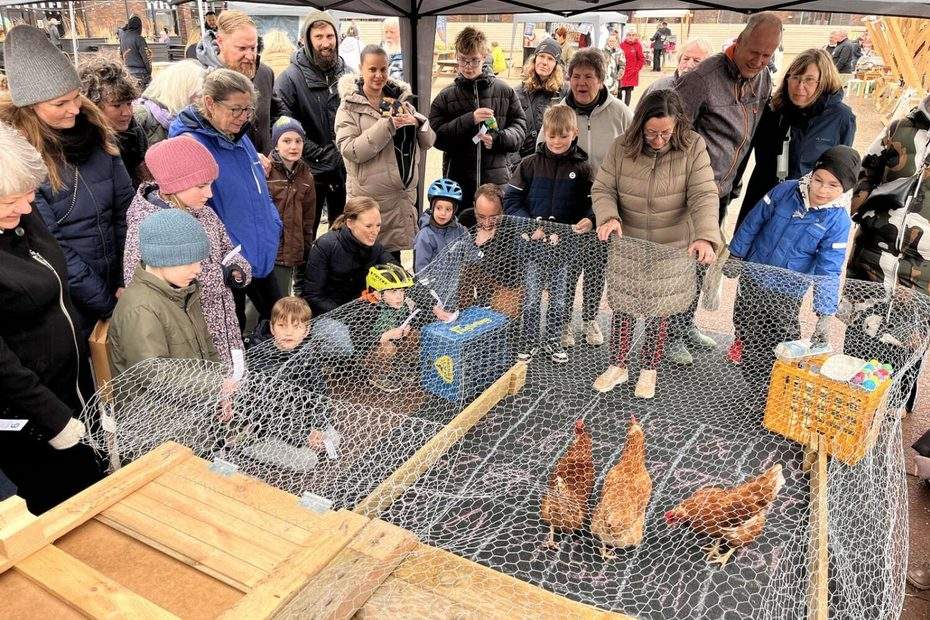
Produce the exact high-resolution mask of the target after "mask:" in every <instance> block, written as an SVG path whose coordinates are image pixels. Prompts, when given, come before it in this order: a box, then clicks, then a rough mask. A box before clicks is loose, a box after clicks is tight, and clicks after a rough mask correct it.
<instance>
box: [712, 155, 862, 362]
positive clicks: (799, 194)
mask: <svg viewBox="0 0 930 620" xmlns="http://www.w3.org/2000/svg"><path fill="white" fill-rule="evenodd" d="M859 161H860V158H859V153H857V152H856V151H855V150H853V149H851V148H849V147H848V146H835V147H833V148H832V149H830V150H829V151H827V152H826V153H824V154H823V155H822V156H821V157H820V159H819V160H818V161H817V163H816V164H815V165H814V171H813V172H812V173H810V174H807V175H805V176H803V177H802V178H801V179H800V180H797V181H784V182H783V183H779V184H778V185H777V186H776V187H775V188H774V189H773V190H772V191H770V192H769V193H768V194H766V195H765V196H763V198H762V200H761V201H759V204H757V205H756V206H755V208H753V209H752V211H750V212H749V215H748V217H746V221H744V222H743V224H742V225H741V226H740V227H739V229H738V230H737V231H736V234H735V235H734V237H733V241H732V243H731V244H730V253H731V255H732V256H733V257H734V258H736V259H745V260H746V261H749V262H752V263H759V264H762V265H769V266H771V267H779V268H780V269H766V268H762V267H759V268H753V269H749V268H747V269H742V270H740V271H742V277H741V279H740V286H739V292H738V294H737V297H736V303H735V306H734V311H733V324H734V327H735V340H734V341H733V344H732V345H731V347H730V350H729V352H728V354H727V357H728V358H729V359H730V361H732V362H734V363H736V364H741V365H742V369H743V376H744V377H746V378H747V379H762V380H765V379H766V378H767V377H768V376H769V375H768V370H769V369H770V367H771V360H772V350H773V349H774V348H775V346H776V345H777V344H778V343H779V342H784V341H788V340H797V339H798V338H800V337H801V328H800V323H799V317H798V313H799V310H800V306H801V300H802V299H803V297H804V295H805V293H807V289H808V288H810V286H811V284H813V285H814V299H813V306H814V312H816V314H817V317H818V319H817V325H816V327H815V329H814V334H813V336H812V337H811V339H812V340H813V341H815V342H826V339H827V330H828V328H829V325H830V317H831V316H833V315H834V314H835V313H836V308H837V305H838V304H839V282H840V279H839V278H840V272H841V271H842V270H843V263H844V261H845V260H846V246H847V240H848V238H849V230H850V226H851V224H852V222H851V219H850V217H849V201H850V199H851V197H852V189H853V186H854V185H855V184H856V178H857V177H858V175H859ZM735 265H736V263H733V264H728V267H729V273H730V274H731V275H735V274H734V273H733V272H734V271H735V270H736V269H735ZM725 272H727V270H726V268H725Z"/></svg>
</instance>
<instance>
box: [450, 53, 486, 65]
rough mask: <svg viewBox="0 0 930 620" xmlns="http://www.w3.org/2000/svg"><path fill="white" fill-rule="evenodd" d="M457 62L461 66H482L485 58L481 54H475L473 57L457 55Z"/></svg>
mask: <svg viewBox="0 0 930 620" xmlns="http://www.w3.org/2000/svg"><path fill="white" fill-rule="evenodd" d="M455 60H456V62H458V63H459V66H460V67H480V66H481V61H482V60H484V59H483V58H481V57H480V56H473V57H471V58H465V57H464V56H458V57H456V59H455Z"/></svg>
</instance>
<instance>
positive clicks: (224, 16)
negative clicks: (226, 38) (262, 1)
mask: <svg viewBox="0 0 930 620" xmlns="http://www.w3.org/2000/svg"><path fill="white" fill-rule="evenodd" d="M245 26H251V27H252V28H256V26H255V21H254V20H253V19H252V18H251V17H249V16H248V15H246V14H245V13H243V12H242V11H237V10H236V9H228V10H226V11H223V12H222V13H220V15H219V17H217V18H216V31H217V32H218V33H222V34H232V33H234V32H235V31H237V30H239V29H240V28H243V27H245ZM256 30H257V28H256Z"/></svg>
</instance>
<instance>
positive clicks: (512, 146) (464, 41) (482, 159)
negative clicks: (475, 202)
mask: <svg viewBox="0 0 930 620" xmlns="http://www.w3.org/2000/svg"><path fill="white" fill-rule="evenodd" d="M487 47H488V45H487V38H486V37H485V36H484V33H483V32H481V31H479V30H475V29H474V28H472V27H470V26H469V27H468V28H465V29H463V30H462V32H460V33H459V35H458V36H457V37H456V38H455V54H456V60H457V61H458V67H459V75H458V77H456V78H455V82H454V83H453V84H451V85H449V86H447V87H445V88H444V89H443V90H442V91H441V92H440V93H439V94H438V95H437V96H436V98H435V99H434V100H433V103H432V105H431V106H430V110H429V122H430V125H431V126H432V127H433V130H434V131H435V132H436V144H435V146H436V148H438V149H439V150H440V151H443V156H442V169H443V172H444V176H445V177H446V178H449V179H452V180H453V181H455V182H456V183H458V184H459V185H460V186H461V187H462V197H463V199H464V200H465V201H466V202H469V201H471V200H472V199H473V198H474V197H475V190H476V189H477V188H478V186H479V185H482V184H484V183H496V184H497V185H503V184H505V183H507V181H509V180H510V165H509V163H508V158H509V157H508V156H509V155H510V154H511V153H516V152H519V150H520V146H521V145H522V144H523V140H524V138H525V137H526V115H525V113H524V112H523V105H522V104H521V103H520V98H519V97H518V96H517V94H516V93H515V92H514V90H513V89H512V88H511V87H510V86H509V85H508V84H507V83H506V82H504V81H503V80H498V79H497V78H495V77H494V75H493V74H492V73H491V72H490V71H488V70H486V69H484V68H483V64H484V60H485V57H486V56H487Z"/></svg>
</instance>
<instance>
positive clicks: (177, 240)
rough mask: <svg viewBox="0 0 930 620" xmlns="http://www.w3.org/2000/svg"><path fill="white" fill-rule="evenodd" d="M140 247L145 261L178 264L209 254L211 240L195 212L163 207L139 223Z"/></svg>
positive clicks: (164, 265)
mask: <svg viewBox="0 0 930 620" xmlns="http://www.w3.org/2000/svg"><path fill="white" fill-rule="evenodd" d="M139 248H140V250H141V254H142V262H144V263H145V264H146V265H148V266H150V267H177V266H178V265H191V264H193V263H199V262H200V261H202V260H204V259H205V258H207V255H208V254H209V249H210V244H209V242H208V241H207V233H206V232H204V230H203V226H201V225H200V222H198V221H197V218H195V217H194V216H193V215H191V214H190V213H188V212H187V211H182V210H181V209H160V210H158V211H156V212H155V213H152V214H151V215H149V216H147V217H146V218H145V219H144V220H142V223H141V224H139Z"/></svg>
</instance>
